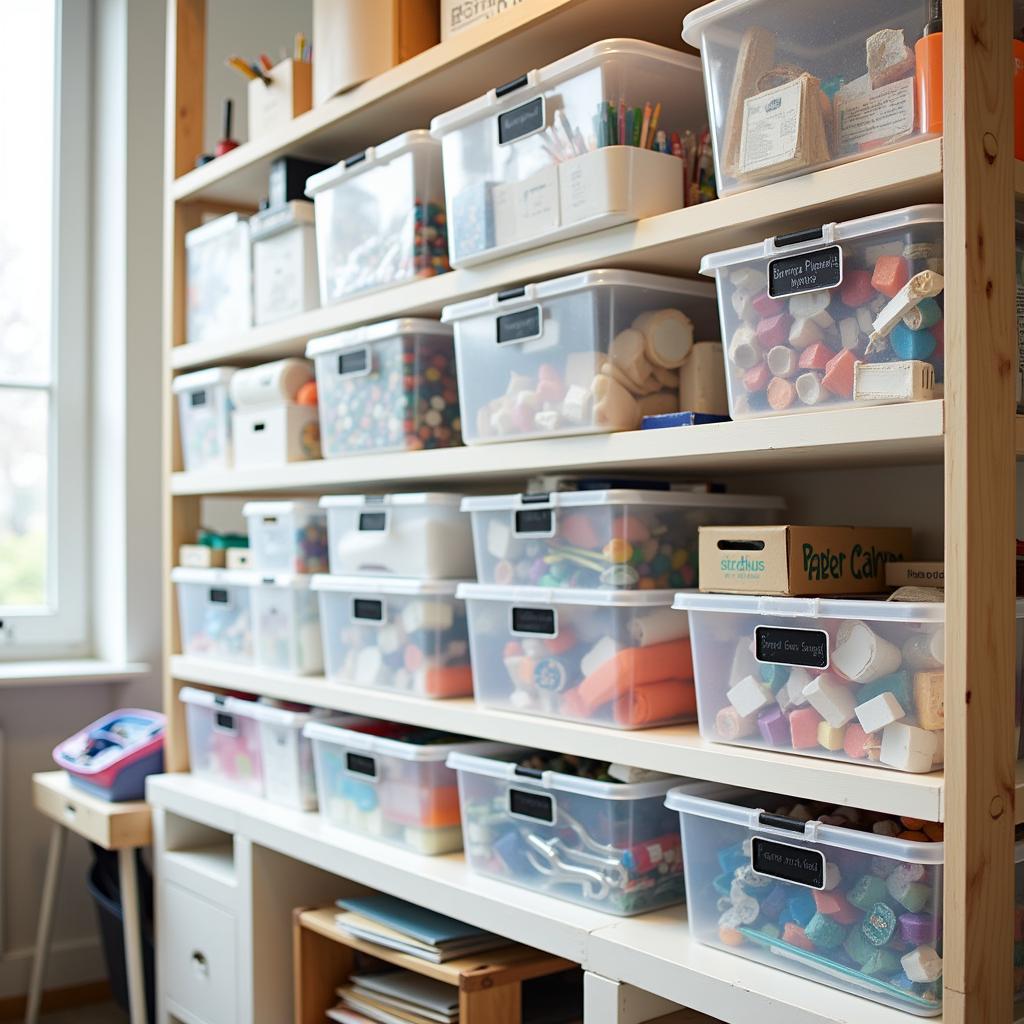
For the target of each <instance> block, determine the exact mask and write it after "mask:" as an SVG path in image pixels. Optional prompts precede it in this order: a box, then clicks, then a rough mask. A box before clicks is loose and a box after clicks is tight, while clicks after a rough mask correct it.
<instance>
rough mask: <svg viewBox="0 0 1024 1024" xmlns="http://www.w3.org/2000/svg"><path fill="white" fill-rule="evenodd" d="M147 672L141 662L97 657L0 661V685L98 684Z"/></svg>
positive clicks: (0, 686) (147, 667)
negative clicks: (104, 659)
mask: <svg viewBox="0 0 1024 1024" xmlns="http://www.w3.org/2000/svg"><path fill="white" fill-rule="evenodd" d="M149 672H150V667H149V665H146V664H143V663H142V662H128V663H119V662H112V661H101V660H99V659H97V658H74V659H69V660H65V661H11V662H3V661H0V689H4V688H7V687H13V686H70V685H74V684H78V683H92V684H94V685H102V684H106V683H122V682H125V681H127V680H129V679H138V678H139V677H140V676H144V675H147V674H148V673H149Z"/></svg>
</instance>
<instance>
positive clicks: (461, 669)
mask: <svg viewBox="0 0 1024 1024" xmlns="http://www.w3.org/2000/svg"><path fill="white" fill-rule="evenodd" d="M423 692H424V693H425V694H426V695H427V696H428V697H468V696H469V695H470V694H471V693H472V692H473V670H472V669H471V668H470V667H469V666H468V665H451V666H449V667H446V668H428V669H427V671H426V672H425V673H424V676H423Z"/></svg>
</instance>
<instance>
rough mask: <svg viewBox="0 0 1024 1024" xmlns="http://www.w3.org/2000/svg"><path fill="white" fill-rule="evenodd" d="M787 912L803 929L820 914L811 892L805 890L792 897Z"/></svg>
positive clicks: (787, 905)
mask: <svg viewBox="0 0 1024 1024" xmlns="http://www.w3.org/2000/svg"><path fill="white" fill-rule="evenodd" d="M786 910H787V912H788V913H789V916H790V917H792V918H793V920H794V921H796V923H797V924H798V925H800V927H801V928H806V927H807V924H808V923H809V922H810V920H811V918H812V917H814V915H815V914H816V913H817V912H818V907H817V904H816V903H815V902H814V897H813V896H812V895H811V893H810V890H808V889H803V890H802V891H801V892H799V893H797V894H796V895H794V896H791V897H790V899H789V902H788V903H787V904H786Z"/></svg>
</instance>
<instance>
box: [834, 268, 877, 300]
mask: <svg viewBox="0 0 1024 1024" xmlns="http://www.w3.org/2000/svg"><path fill="white" fill-rule="evenodd" d="M839 297H840V298H841V299H842V300H843V305H845V306H849V307H850V308H851V309H856V308H857V307H858V306H865V305H867V304H868V303H869V302H870V301H871V300H872V299H873V298H874V297H875V289H874V288H872V286H871V275H870V274H869V273H868V272H867V271H866V270H848V271H847V272H846V275H845V277H844V278H843V284H842V287H841V288H840V291H839Z"/></svg>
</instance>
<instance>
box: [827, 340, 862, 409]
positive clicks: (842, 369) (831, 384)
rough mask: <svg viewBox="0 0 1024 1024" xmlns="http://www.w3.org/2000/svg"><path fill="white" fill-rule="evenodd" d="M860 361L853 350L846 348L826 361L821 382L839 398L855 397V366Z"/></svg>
mask: <svg viewBox="0 0 1024 1024" xmlns="http://www.w3.org/2000/svg"><path fill="white" fill-rule="evenodd" d="M858 362H859V360H858V359H857V357H856V356H855V355H854V354H853V352H852V350H851V349H848V348H844V349H843V351H842V352H840V353H839V354H838V355H835V356H833V357H832V358H831V359H830V360H829V361H828V363H826V365H825V376H824V377H823V378H822V381H821V383H822V384H823V385H824V386H825V387H826V388H827V389H828V390H829V391H831V392H832V394H833V395H837V396H838V397H839V398H853V368H854V367H855V366H856V365H857V363H858Z"/></svg>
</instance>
